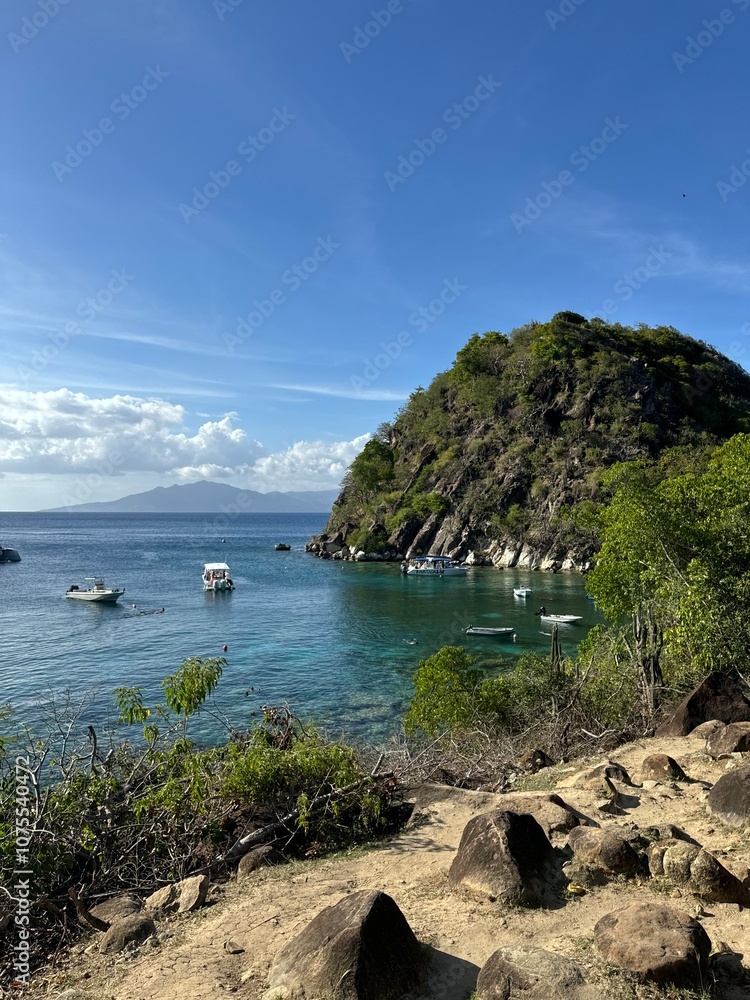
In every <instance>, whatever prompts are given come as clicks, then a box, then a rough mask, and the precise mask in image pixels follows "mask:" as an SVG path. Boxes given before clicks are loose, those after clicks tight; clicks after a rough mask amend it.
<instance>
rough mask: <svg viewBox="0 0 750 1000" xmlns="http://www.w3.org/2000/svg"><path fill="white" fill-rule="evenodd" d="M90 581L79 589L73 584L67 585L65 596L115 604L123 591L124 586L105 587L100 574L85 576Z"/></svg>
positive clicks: (78, 599) (79, 599)
mask: <svg viewBox="0 0 750 1000" xmlns="http://www.w3.org/2000/svg"><path fill="white" fill-rule="evenodd" d="M86 579H87V580H90V581H91V586H90V587H87V588H85V589H84V590H81V588H80V587H78V586H76V584H73V586H72V587H68V590H67V593H66V594H65V596H66V597H69V598H70V599H71V600H73V601H94V602H95V603H96V604H115V603H116V602H117V601H118V600H119V599H120V598H121V597H122V595H123V594H124V593H125V588H124V587H105V586H104V580H102V578H101V577H100V576H87V577H86Z"/></svg>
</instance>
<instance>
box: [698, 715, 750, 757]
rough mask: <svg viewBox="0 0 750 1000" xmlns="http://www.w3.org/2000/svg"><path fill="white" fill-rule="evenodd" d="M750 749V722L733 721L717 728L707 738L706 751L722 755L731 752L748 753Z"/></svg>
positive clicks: (716, 755)
mask: <svg viewBox="0 0 750 1000" xmlns="http://www.w3.org/2000/svg"><path fill="white" fill-rule="evenodd" d="M749 750H750V722H731V723H730V724H729V725H728V726H721V727H720V728H719V729H716V730H715V731H714V732H713V733H711V735H710V736H709V737H708V739H707V740H706V753H708V754H710V755H711V756H712V757H722V756H723V755H724V754H730V753H747V752H748V751H749Z"/></svg>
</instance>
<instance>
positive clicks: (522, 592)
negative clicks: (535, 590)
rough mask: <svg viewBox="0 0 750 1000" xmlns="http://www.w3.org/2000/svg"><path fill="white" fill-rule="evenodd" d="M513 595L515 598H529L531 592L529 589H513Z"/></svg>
mask: <svg viewBox="0 0 750 1000" xmlns="http://www.w3.org/2000/svg"><path fill="white" fill-rule="evenodd" d="M513 593H514V594H515V596H516V597H531V594H532V590H531V588H530V587H514V588H513Z"/></svg>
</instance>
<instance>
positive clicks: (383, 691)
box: [0, 513, 602, 742]
mask: <svg viewBox="0 0 750 1000" xmlns="http://www.w3.org/2000/svg"><path fill="white" fill-rule="evenodd" d="M326 520H327V515H326V514H320V515H312V514H309V515H302V514H281V515H268V514H241V515H238V516H230V517H224V516H222V515H204V514H161V515H152V514H142V515H141V514H130V515H124V514H26V513H11V514H2V515H0V544H2V545H5V546H8V547H13V548H17V549H18V550H19V551H20V553H21V557H22V562H20V563H8V564H2V565H0V629H1V634H2V640H1V644H0V650H1V652H0V701H2V702H10V703H11V704H12V706H13V708H14V710H15V712H16V714H17V717H18V718H19V719H21V720H24V721H27V722H29V723H30V724H31V725H36V724H37V723H38V721H39V719H40V716H41V709H40V702H41V701H43V700H45V699H47V698H48V697H49V696H50V695H54V698H55V699H56V701H57V702H58V703H60V702H61V700H62V699H64V698H66V697H70V698H71V699H72V701H73V702H74V703H76V702H78V701H84V702H85V705H84V709H83V712H82V714H81V721H82V723H83V724H84V725H88V724H92V725H94V726H95V727H97V728H98V727H102V726H106V725H108V724H112V723H113V722H114V720H115V717H116V711H115V706H114V701H113V695H112V692H113V690H114V688H116V687H119V686H131V685H140V686H141V687H142V688H143V692H144V700H145V702H146V704H149V705H151V704H154V703H155V702H156V700H157V699H158V698H159V696H160V693H161V689H160V682H161V680H162V679H163V678H164V677H165V676H166V675H168V674H170V673H173V672H174V670H175V669H176V668H177V667H178V666H179V665H180V663H181V662H182V661H183V659H185V658H186V657H189V656H203V657H210V656H222V655H226V659H227V666H226V668H225V670H224V674H223V677H222V679H221V681H220V683H219V686H218V688H217V690H216V693H215V696H214V699H213V700H212V702H211V703H210V704H209V705H208V706H207V708H208V710H207V711H205V712H202V713H201V716H200V718H196V720H195V721H194V723H192V724H191V732H192V734H193V736H194V738H197V739H200V740H202V741H206V742H215V741H218V740H220V739H223V737H224V736H225V735H226V732H227V728H226V725H227V724H229V725H231V726H234V727H235V728H238V729H242V728H246V727H247V726H248V725H249V724H250V723H251V722H252V719H253V716H252V715H251V713H252V712H256V713H257V712H259V710H260V707H261V706H262V705H264V704H265V705H279V704H282V703H287V704H288V705H289V706H290V708H291V709H292V711H293V712H294V713H295V714H296V715H298V716H300V717H301V718H303V719H308V720H313V721H315V722H316V723H317V724H318V725H319V726H320V727H321V728H323V729H325V730H326V731H327V732H329V733H331V734H333V735H339V734H342V735H345V736H346V737H347V738H349V739H354V740H357V739H367V740H382V739H385V738H387V736H388V735H389V734H391V733H392V732H394V731H396V730H397V729H398V727H399V725H400V723H401V720H402V718H403V715H404V712H405V710H406V707H407V705H408V701H409V698H410V695H411V691H412V687H411V678H412V675H413V673H414V671H415V670H416V668H417V667H418V665H419V662H420V660H422V659H423V658H425V657H427V656H429V655H430V654H431V653H434V652H435V651H436V650H437V649H439V648H440V647H441V646H443V645H463V646H465V647H466V648H467V649H469V650H470V651H471V652H472V653H473V654H475V655H476V657H477V659H478V661H479V663H480V665H481V664H489V663H492V664H493V666H491V667H490V669H494V670H496V669H497V664H496V661H497V658H498V657H499V656H506V657H508V658H509V662H511V663H512V660H513V658H514V657H515V656H517V655H518V654H520V653H521V652H523V651H524V650H529V649H531V650H537V651H539V652H544V651H546V650H547V649H549V644H550V636H549V632H550V628H549V627H548V626H546V625H545V624H544V623H542V622H540V620H539V618H537V617H535V615H534V611H535V610H536V609H537V608H538V607H539V606H540V605H541V604H544V605H545V606H546V607H547V608H548V610H549V611H550V612H552V613H558V614H577V615H582V616H583V622H582V623H581V625H580V626H573V627H568V628H564V629H561V640H562V646H563V649H564V651H565V652H566V653H570V654H572V653H574V652H575V648H576V645H577V643H578V642H580V640H581V639H582V638H583V637H584V636H585V635H586V632H587V630H588V629H589V628H590V627H591V626H593V625H594V624H596V623H597V622H599V621H601V620H602V619H601V616H600V615H599V613H598V612H597V611H596V609H595V608H594V606H593V604H592V603H591V602H590V601H588V600H587V599H586V596H585V590H584V584H583V581H582V579H581V578H580V577H579V576H577V575H575V574H571V573H558V574H550V573H539V572H531V571H524V570H505V571H497V570H493V569H490V568H476V569H472V570H470V571H469V573H468V575H467V577H465V578H428V579H415V578H413V577H406V576H404V575H402V574H401V573H400V572H399V567H398V565H397V564H385V563H348V562H347V563H344V562H333V561H323V560H320V559H316V558H314V557H313V556H311V555H308V554H307V553H305V551H304V546H305V542H306V541H307V539H308V538H309V537H310V535H311V534H316V533H319V532H320V531H322V529H323V526H324V524H325V522H326ZM276 542H287V543H289V544H290V545H291V546H292V550H291V551H289V552H276V551H274V544H275V543H276ZM214 561H222V562H227V563H228V564H229V566H230V567H231V570H232V577H233V579H234V582H235V585H236V590H235V591H234V592H233V593H229V594H221V593H219V594H212V593H204V592H203V589H202V583H201V573H202V569H203V564H204V563H205V562H214ZM95 575H98V576H102V577H104V580H105V583H106V584H107V586H118V587H125V594H124V596H123V597H121V598H120V602H119V603H118V604H117V605H97V604H86V603H83V602H77V601H70V600H66V598H65V592H66V590H67V589H68V587H69V586H70V585H71V584H74V583H75V584H78V585H79V586H81V587H83V586H88V584H85V582H84V581H85V578H86V577H92V576H95ZM514 586H516V587H518V586H527V587H531V588H532V589H533V591H534V594H533V597H532V598H531V599H528V600H525V601H524V600H520V599H518V598H515V597H514V595H513V587H514ZM133 605H135V607H133ZM162 607H163V608H164V609H165V611H164V614H149V613H142V612H151V611H156V610H158V609H160V608H162ZM468 625H489V626H493V627H494V626H503V625H512V626H513V627H514V628H515V629H516V633H517V641H516V642H515V643H513V642H509V641H507V640H504V641H502V640H497V639H491V638H489V639H488V638H479V637H469V636H465V635H463V632H462V629H463V628H465V627H466V626H468ZM225 644H226V645H227V646H228V652H227V653H226V654H224V653H223V652H222V647H223V646H224V645H225ZM256 718H257V715H256Z"/></svg>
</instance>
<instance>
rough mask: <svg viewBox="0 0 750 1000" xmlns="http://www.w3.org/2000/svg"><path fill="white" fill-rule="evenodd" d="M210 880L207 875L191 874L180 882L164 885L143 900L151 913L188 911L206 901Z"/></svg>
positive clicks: (195, 908)
mask: <svg viewBox="0 0 750 1000" xmlns="http://www.w3.org/2000/svg"><path fill="white" fill-rule="evenodd" d="M210 884H211V880H210V879H209V877H208V875H192V876H191V877H190V878H185V879H183V880H182V881H181V882H175V883H173V884H172V885H165V886H163V887H162V888H161V889H157V890H156V892H153V893H151V895H150V896H147V897H146V899H145V900H144V906H145V907H146V909H147V910H150V911H151V912H152V913H157V914H166V913H176V912H177V913H190V912H191V911H192V910H197V909H198V907H199V906H203V904H204V903H205V902H206V895H207V894H208V887H209V885H210Z"/></svg>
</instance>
